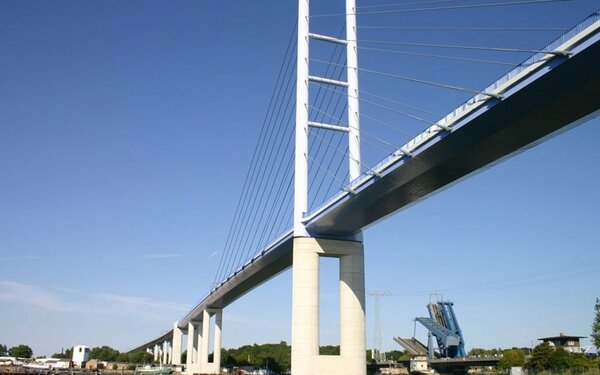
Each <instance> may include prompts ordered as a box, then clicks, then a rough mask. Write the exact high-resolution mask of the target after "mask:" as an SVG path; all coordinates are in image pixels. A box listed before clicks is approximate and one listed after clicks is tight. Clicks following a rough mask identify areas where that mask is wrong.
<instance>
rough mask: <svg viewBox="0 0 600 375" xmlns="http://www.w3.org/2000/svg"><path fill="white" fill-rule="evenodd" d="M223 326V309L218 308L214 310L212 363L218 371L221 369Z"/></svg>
mask: <svg viewBox="0 0 600 375" xmlns="http://www.w3.org/2000/svg"><path fill="white" fill-rule="evenodd" d="M222 328H223V310H222V309H219V310H217V311H216V312H215V340H214V345H215V347H214V353H213V363H214V364H215V367H216V368H217V370H218V371H220V370H221V336H222Z"/></svg>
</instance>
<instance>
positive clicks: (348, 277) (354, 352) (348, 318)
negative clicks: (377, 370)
mask: <svg viewBox="0 0 600 375" xmlns="http://www.w3.org/2000/svg"><path fill="white" fill-rule="evenodd" d="M366 350H367V347H366V333H365V261H364V253H363V249H362V244H361V249H360V250H359V251H356V252H355V253H353V254H350V255H343V256H341V257H340V356H341V357H343V358H346V360H347V361H348V362H347V365H348V366H349V367H351V368H353V369H362V371H358V372H351V373H353V374H359V373H363V374H366V371H367V360H366V357H365V353H366ZM348 373H350V372H348Z"/></svg>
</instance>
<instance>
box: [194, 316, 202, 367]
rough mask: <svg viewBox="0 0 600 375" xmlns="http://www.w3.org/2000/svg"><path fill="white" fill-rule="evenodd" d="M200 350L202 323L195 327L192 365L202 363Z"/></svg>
mask: <svg viewBox="0 0 600 375" xmlns="http://www.w3.org/2000/svg"><path fill="white" fill-rule="evenodd" d="M201 350H202V321H200V322H198V324H197V325H196V350H195V351H194V363H198V364H200V363H202V361H201V360H200V358H201V357H200V352H201Z"/></svg>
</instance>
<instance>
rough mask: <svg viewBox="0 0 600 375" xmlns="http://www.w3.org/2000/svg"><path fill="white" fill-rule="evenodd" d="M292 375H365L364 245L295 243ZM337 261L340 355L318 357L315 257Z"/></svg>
mask: <svg viewBox="0 0 600 375" xmlns="http://www.w3.org/2000/svg"><path fill="white" fill-rule="evenodd" d="M293 247H294V249H293V252H294V254H293V266H292V267H293V268H292V273H293V276H292V374H294V375H314V374H352V375H366V372H367V362H366V336H365V273H364V252H363V244H362V243H361V242H354V241H340V240H323V239H316V238H304V237H301V238H294V244H293ZM320 256H326V257H335V258H339V259H340V355H339V356H321V355H319V257H320Z"/></svg>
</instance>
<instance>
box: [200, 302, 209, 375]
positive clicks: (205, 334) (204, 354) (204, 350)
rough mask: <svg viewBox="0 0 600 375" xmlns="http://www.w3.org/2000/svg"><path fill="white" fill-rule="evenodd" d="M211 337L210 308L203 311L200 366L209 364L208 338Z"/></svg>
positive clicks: (203, 366)
mask: <svg viewBox="0 0 600 375" xmlns="http://www.w3.org/2000/svg"><path fill="white" fill-rule="evenodd" d="M209 338H210V313H209V312H208V310H204V311H203V312H202V345H201V346H200V360H199V361H198V362H199V363H200V366H202V368H205V367H206V364H208V339H209Z"/></svg>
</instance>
